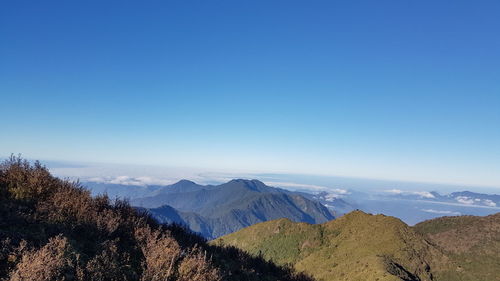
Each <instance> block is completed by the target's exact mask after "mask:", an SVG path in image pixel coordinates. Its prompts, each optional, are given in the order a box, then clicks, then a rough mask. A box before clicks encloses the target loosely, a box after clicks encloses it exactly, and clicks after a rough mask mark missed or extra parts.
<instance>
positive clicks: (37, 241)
mask: <svg viewBox="0 0 500 281" xmlns="http://www.w3.org/2000/svg"><path fill="white" fill-rule="evenodd" d="M0 280H40V281H44V280H46V281H48V280H58V281H62V280H103V281H104V280H143V281H146V280H147V281H156V280H158V281H159V280H183V281H216V280H228V281H229V280H235V281H236V280H249V281H250V280H252V281H257V280H269V281H274V280H297V281H306V280H311V279H309V278H308V277H306V276H303V275H300V274H295V273H293V271H291V270H290V269H288V268H286V267H280V266H276V265H274V264H273V263H270V262H266V261H265V260H263V259H261V258H258V257H257V258H255V257H251V256H249V255H248V254H246V253H245V252H242V251H241V250H238V249H236V248H231V247H224V248H222V247H217V246H210V245H207V244H206V242H205V240H204V239H203V238H201V237H200V236H197V235H194V234H192V233H190V232H188V231H186V230H185V229H183V228H181V227H178V226H175V225H168V226H167V225H158V224H157V223H156V222H155V221H154V220H153V219H152V218H150V217H149V216H147V215H145V214H142V213H140V212H138V211H137V210H136V209H135V208H132V207H130V206H129V205H128V204H127V203H126V202H123V201H116V202H110V201H109V200H108V198H107V197H102V196H101V197H96V198H92V197H91V196H90V194H89V192H88V191H87V190H86V189H84V188H82V187H80V186H79V185H78V184H75V183H70V182H67V181H63V180H60V179H57V178H55V177H53V176H51V175H50V173H49V172H48V170H47V169H46V168H44V167H43V166H41V165H40V164H38V163H36V164H35V165H30V164H29V163H28V162H26V161H22V160H21V159H19V158H14V157H12V158H11V159H9V160H8V161H6V162H5V163H3V164H1V165H0Z"/></svg>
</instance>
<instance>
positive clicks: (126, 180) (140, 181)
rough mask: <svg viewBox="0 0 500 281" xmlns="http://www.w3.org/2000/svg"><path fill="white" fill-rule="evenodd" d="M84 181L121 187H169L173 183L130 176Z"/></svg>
mask: <svg viewBox="0 0 500 281" xmlns="http://www.w3.org/2000/svg"><path fill="white" fill-rule="evenodd" d="M85 181H89V182H98V183H109V184H122V185H138V186H147V185H169V184H172V183H174V182H175V181H172V180H169V179H161V178H155V177H130V176H116V177H92V178H87V179H85Z"/></svg>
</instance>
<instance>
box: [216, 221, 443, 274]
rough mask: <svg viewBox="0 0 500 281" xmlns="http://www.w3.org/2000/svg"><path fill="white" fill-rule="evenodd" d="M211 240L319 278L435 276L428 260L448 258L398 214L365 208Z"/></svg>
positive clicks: (273, 223)
mask: <svg viewBox="0 0 500 281" xmlns="http://www.w3.org/2000/svg"><path fill="white" fill-rule="evenodd" d="M213 243H215V244H224V245H232V246H236V247H239V248H241V249H244V250H246V251H249V252H250V253H253V254H255V255H262V256H263V257H264V258H266V259H270V260H273V261H275V262H277V263H279V264H287V263H291V264H293V265H294V266H295V268H296V269H297V270H300V271H305V272H307V273H310V274H312V275H313V276H314V277H315V278H317V279H318V280H380V281H382V280H432V272H431V267H430V263H431V262H433V261H436V263H440V262H441V261H440V260H442V259H444V258H445V257H443V256H442V255H441V253H440V252H439V251H438V250H436V249H435V248H434V247H433V246H432V245H430V244H429V243H427V242H426V241H425V240H424V239H423V238H422V236H421V235H419V234H417V233H415V232H414V231H413V230H412V229H411V228H410V227H408V226H407V225H406V224H404V223H403V222H401V221H400V220H398V219H396V218H393V217H387V216H383V215H377V216H373V215H369V214H366V213H363V212H361V211H354V212H351V213H349V214H347V215H345V216H343V217H341V218H338V219H336V220H333V221H330V222H327V223H324V224H321V225H310V224H305V223H293V222H291V221H289V220H286V219H280V220H275V221H270V222H265V223H261V224H257V225H254V226H251V227H248V228H245V229H243V230H241V231H239V232H236V233H233V234H229V235H226V236H223V237H221V238H219V239H218V240H216V241H214V242H213Z"/></svg>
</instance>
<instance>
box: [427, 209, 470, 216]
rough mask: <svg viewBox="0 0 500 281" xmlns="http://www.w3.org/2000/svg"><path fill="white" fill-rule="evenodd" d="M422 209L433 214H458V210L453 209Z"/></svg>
mask: <svg viewBox="0 0 500 281" xmlns="http://www.w3.org/2000/svg"><path fill="white" fill-rule="evenodd" d="M422 211H424V212H427V213H433V214H440V215H453V216H460V215H461V213H460V212H453V211H441V210H434V209H422Z"/></svg>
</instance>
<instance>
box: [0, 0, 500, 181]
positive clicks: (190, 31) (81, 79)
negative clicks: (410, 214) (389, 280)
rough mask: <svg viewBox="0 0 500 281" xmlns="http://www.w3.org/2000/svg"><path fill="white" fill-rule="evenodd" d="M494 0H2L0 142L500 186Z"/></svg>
mask: <svg viewBox="0 0 500 281" xmlns="http://www.w3.org/2000/svg"><path fill="white" fill-rule="evenodd" d="M499 14H500V3H499V2H498V1H451V0H450V1H396V0H394V1H290V0H287V1H189V0H187V1H186V0H184V1H140V2H139V1H3V2H2V3H1V4H0V38H1V39H0V40H1V41H0V97H1V100H0V103H1V110H2V120H3V121H4V122H2V130H1V133H0V134H1V135H0V155H9V154H10V153H22V154H23V155H24V156H26V157H29V158H37V159H47V160H66V161H87V162H104V163H124V164H149V165H161V166H179V167H198V168H207V169H208V168H210V169H219V170H238V171H245V172H268V173H279V172H281V173H301V174H320V175H337V176H350V177H366V178H377V179H395V180H410V181H424V182H439V183H455V184H464V185H484V186H494V187H500V172H499V171H500V51H499V50H500V36H498V32H499V30H500V18H499V17H498V15H499Z"/></svg>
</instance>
